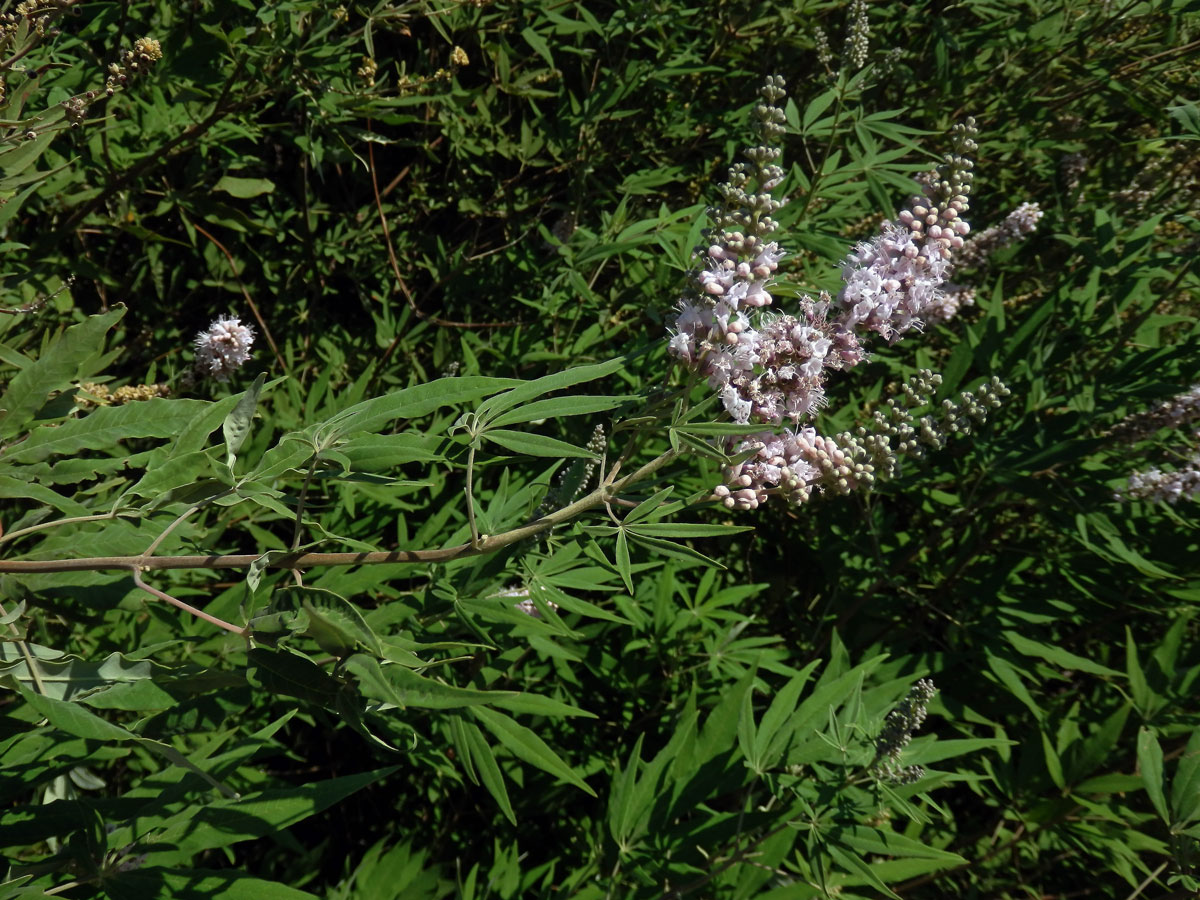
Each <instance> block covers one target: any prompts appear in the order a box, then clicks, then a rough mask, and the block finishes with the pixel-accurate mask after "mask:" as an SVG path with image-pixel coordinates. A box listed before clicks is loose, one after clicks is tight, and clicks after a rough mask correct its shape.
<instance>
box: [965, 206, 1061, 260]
mask: <svg viewBox="0 0 1200 900" xmlns="http://www.w3.org/2000/svg"><path fill="white" fill-rule="evenodd" d="M1041 217H1042V210H1041V208H1040V207H1039V206H1038V204H1036V203H1022V204H1021V205H1020V206H1018V207H1017V208H1016V209H1014V210H1013V211H1012V212H1010V213H1009V214H1008V215H1007V216H1005V218H1004V221H1003V222H1001V223H1000V224H999V225H993V226H992V227H991V228H985V229H984V230H983V231H980V232H976V234H975V235H974V236H973V237H972V238H971V240H969V241H967V242H966V243H964V244H963V248H962V252H960V253H959V254H958V256H957V257H956V258H955V260H954V261H955V263H956V264H958V265H961V266H971V267H973V268H978V267H979V266H982V265H983V264H984V263H986V262H987V259H988V257H989V256H991V255H992V254H993V253H995V252H996V251H997V250H1000V249H1002V248H1004V247H1007V246H1008V245H1009V244H1012V243H1015V242H1016V241H1017V240H1019V239H1020V238H1022V237H1024V236H1025V235H1027V234H1032V233H1033V232H1035V231H1037V227H1038V220H1039V219H1041Z"/></svg>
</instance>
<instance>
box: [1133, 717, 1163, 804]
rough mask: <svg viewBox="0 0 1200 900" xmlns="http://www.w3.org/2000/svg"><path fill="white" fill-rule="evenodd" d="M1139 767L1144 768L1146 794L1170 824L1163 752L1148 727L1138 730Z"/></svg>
mask: <svg viewBox="0 0 1200 900" xmlns="http://www.w3.org/2000/svg"><path fill="white" fill-rule="evenodd" d="M1137 758H1138V767H1139V768H1140V769H1141V770H1142V785H1143V786H1144V787H1145V788H1146V796H1148V797H1149V798H1150V802H1151V803H1153V804H1154V809H1155V811H1156V812H1157V813H1158V815H1159V818H1161V819H1162V820H1163V821H1164V822H1166V823H1167V824H1168V825H1170V824H1171V816H1170V814H1169V813H1168V812H1167V798H1166V796H1165V795H1164V794H1163V752H1162V747H1161V746H1159V743H1158V739H1157V738H1156V737H1155V736H1154V734H1153V733H1152V732H1151V731H1150V730H1149V729H1147V728H1141V729H1139V730H1138V738H1137Z"/></svg>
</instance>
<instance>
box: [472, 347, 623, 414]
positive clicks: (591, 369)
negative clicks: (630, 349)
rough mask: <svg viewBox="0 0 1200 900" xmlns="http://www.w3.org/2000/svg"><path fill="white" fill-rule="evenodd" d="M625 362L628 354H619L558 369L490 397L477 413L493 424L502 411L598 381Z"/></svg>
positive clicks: (618, 368) (615, 370)
mask: <svg viewBox="0 0 1200 900" xmlns="http://www.w3.org/2000/svg"><path fill="white" fill-rule="evenodd" d="M624 365H625V359H624V357H617V358H616V359H610V360H609V361H608V362H603V363H598V364H596V365H593V366H577V367H575V368H573V369H566V370H564V371H562V372H556V373H554V374H553V375H544V376H542V377H541V378H538V379H535V380H534V381H530V382H527V383H525V384H523V385H521V386H520V387H515V388H513V389H512V390H510V391H505V392H504V393H503V394H500V395H499V396H497V397H493V398H492V399H490V400H485V401H484V402H483V403H481V404H480V405H479V408H478V409H477V410H476V411H475V415H476V416H477V417H478V418H479V420H480V422H482V423H484V424H485V425H487V424H491V423H492V422H493V421H494V420H495V419H497V418H498V417H499V416H500V415H501V414H502V413H505V412H507V411H508V410H510V409H512V408H514V407H516V406H520V405H521V404H522V403H525V402H527V401H529V400H533V399H534V398H535V397H540V396H542V395H543V394H548V393H550V392H551V391H557V390H561V389H562V388H568V387H574V386H575V385H577V384H583V383H584V382H587V381H596V380H597V379H600V378H605V377H607V376H609V375H612V374H613V373H614V372H619V371H620V370H621V368H622V367H623V366H624Z"/></svg>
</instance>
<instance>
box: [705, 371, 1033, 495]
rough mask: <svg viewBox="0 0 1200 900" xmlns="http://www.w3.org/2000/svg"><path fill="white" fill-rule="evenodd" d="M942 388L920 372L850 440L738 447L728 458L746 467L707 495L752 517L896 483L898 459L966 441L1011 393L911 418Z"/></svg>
mask: <svg viewBox="0 0 1200 900" xmlns="http://www.w3.org/2000/svg"><path fill="white" fill-rule="evenodd" d="M941 382H942V379H941V376H940V375H935V374H934V373H933V372H930V371H929V370H928V369H923V370H921V371H920V372H918V373H917V374H916V375H915V376H913V377H912V378H910V379H909V380H908V381H907V382H905V383H904V384H902V385H900V387H899V391H898V393H899V394H900V397H899V399H897V398H892V399H889V400H888V401H887V402H886V403H885V404H883V407H882V408H881V409H877V410H876V411H875V412H874V414H873V415H872V417H871V421H870V422H869V423H868V424H864V425H860V426H859V427H858V428H857V429H856V430H855V431H853V432H850V431H844V432H842V433H840V434H837V435H834V436H832V437H829V436H825V435H821V434H818V433H817V430H816V429H815V428H812V427H808V428H799V429H796V430H795V431H793V430H790V429H784V431H783V432H782V433H781V434H775V433H774V432H770V431H766V432H762V433H761V434H756V435H751V436H750V437H748V438H745V439H743V440H741V441H740V442H739V443H737V444H736V446H733V447H732V448H731V454H732V455H734V456H737V457H743V458H744V459H743V461H742V462H739V463H735V464H734V465H732V466H729V467H728V468H727V469H726V470H725V478H726V481H725V484H722V485H718V486H717V487H716V489H715V490H714V491H713V497H714V499H716V500H719V501H720V502H721V503H722V504H723V505H724V506H726V507H727V508H729V509H741V510H750V509H757V508H758V507H759V506H761V505H762V504H763V503H765V502H767V499H768V498H769V497H770V496H772V495H775V496H777V497H779V498H780V499H782V500H783V501H785V502H787V503H790V504H797V505H798V504H801V503H805V502H807V501H808V500H809V499H811V497H812V495H813V493H814V492H815V491H829V492H831V493H834V494H848V493H850V492H851V491H855V490H860V489H870V488H871V487H873V486H874V485H875V484H876V483H877V482H878V481H881V480H888V479H891V478H894V477H896V475H897V474H898V473H899V470H900V460H901V458H902V457H905V456H908V457H914V458H917V457H920V456H922V455H923V453H924V451H925V448H926V447H929V448H932V449H941V448H942V447H943V446H945V443H946V439H947V436H948V435H951V434H970V433H971V430H972V429H973V428H974V427H975V426H976V425H979V424H982V423H983V422H984V421H985V420H986V419H987V415H988V413H989V412H990V411H991V410H993V409H996V408H998V407H999V406H1000V404H1001V403H1002V401H1003V398H1005V397H1007V396H1008V395H1009V393H1010V392H1009V390H1008V388H1007V387H1005V386H1004V385H1003V384H1002V383H1001V382H1000V380H999V379H998V378H993V379H992V380H991V381H990V382H985V383H984V384H983V385H982V386H981V387H980V388H979V390H978V392H977V393H972V392H970V391H964V392H962V394H960V395H959V400H958V402H955V401H953V400H949V399H947V400H945V401H943V403H942V405H941V406H940V407H937V408H936V410H935V411H934V412H931V413H929V414H927V415H923V416H920V417H918V416H915V415H914V414H913V412H912V411H913V410H914V409H916V408H918V407H922V406H928V405H929V403H930V397H931V396H932V394H933V392H934V391H935V390H936V389H937V387H938V386H939V385H940V384H941Z"/></svg>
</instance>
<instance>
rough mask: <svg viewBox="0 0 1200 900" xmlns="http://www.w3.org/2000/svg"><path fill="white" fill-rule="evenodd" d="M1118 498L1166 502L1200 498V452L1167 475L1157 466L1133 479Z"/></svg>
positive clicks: (1137, 473)
mask: <svg viewBox="0 0 1200 900" xmlns="http://www.w3.org/2000/svg"><path fill="white" fill-rule="evenodd" d="M1116 499H1117V500H1122V501H1129V500H1151V501H1160V502H1161V501H1165V502H1167V503H1178V502H1179V501H1180V500H1190V499H1200V453H1196V454H1194V455H1193V456H1191V457H1189V458H1188V459H1187V460H1186V461H1185V462H1184V463H1183V464H1182V465H1180V466H1179V467H1178V468H1176V469H1174V470H1172V471H1170V472H1164V471H1163V470H1162V469H1159V468H1157V467H1155V468H1150V469H1146V470H1145V471H1144V472H1134V473H1133V474H1132V475H1130V476H1129V484H1128V485H1127V486H1126V488H1125V490H1123V491H1117V493H1116Z"/></svg>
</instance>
